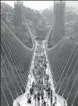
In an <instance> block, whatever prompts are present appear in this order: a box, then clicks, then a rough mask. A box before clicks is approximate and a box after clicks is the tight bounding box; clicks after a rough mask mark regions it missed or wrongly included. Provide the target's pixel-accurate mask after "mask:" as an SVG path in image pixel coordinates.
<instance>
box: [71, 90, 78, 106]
mask: <svg viewBox="0 0 78 106" xmlns="http://www.w3.org/2000/svg"><path fill="white" fill-rule="evenodd" d="M77 95H78V90H77V92H76V94H75V97H74V99H73V102H72V106H74V102H75V100H76V97H77Z"/></svg>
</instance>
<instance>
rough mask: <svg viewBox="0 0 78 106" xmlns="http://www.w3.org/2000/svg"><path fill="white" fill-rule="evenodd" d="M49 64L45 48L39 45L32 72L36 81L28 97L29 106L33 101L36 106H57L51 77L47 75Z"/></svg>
mask: <svg viewBox="0 0 78 106" xmlns="http://www.w3.org/2000/svg"><path fill="white" fill-rule="evenodd" d="M47 64H48V61H47V58H46V54H45V51H44V47H43V45H41V46H40V44H39V45H38V46H37V49H36V53H35V58H34V68H33V70H32V71H33V75H34V76H35V80H36V81H35V82H34V81H33V83H32V86H31V87H30V89H29V93H28V95H27V98H28V99H27V102H28V103H29V104H31V103H32V101H33V99H34V101H35V106H55V104H56V103H57V98H56V97H55V100H54V103H53V91H52V89H51V84H50V81H49V75H48V74H47V73H46V69H47Z"/></svg>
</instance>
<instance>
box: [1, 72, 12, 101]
mask: <svg viewBox="0 0 78 106" xmlns="http://www.w3.org/2000/svg"><path fill="white" fill-rule="evenodd" d="M1 75H2V76H3V78H4V80H5V83H6V86H7V88H8V91H9V93H10V95H11V98H12V101H13V100H14V98H13V95H12V93H11V90H10V88H9V85H8V83H7V81H6V79H5V76H4V73H3V71H2V70H1Z"/></svg>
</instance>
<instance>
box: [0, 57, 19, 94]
mask: <svg viewBox="0 0 78 106" xmlns="http://www.w3.org/2000/svg"><path fill="white" fill-rule="evenodd" d="M1 60H2V61H3V64H4V66H5V69H6V71H7V74H8V76H9V78H10V81H11V83H12V85H13V88H14V90H15V93H16V96H19V95H18V93H17V91H16V88H15V86H14V83H13V81H12V78H11V76H10V74H9V72H8V69H7V67H6V65H5V63H4V60H3V57H2V56H1Z"/></svg>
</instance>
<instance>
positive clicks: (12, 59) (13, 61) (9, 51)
mask: <svg viewBox="0 0 78 106" xmlns="http://www.w3.org/2000/svg"><path fill="white" fill-rule="evenodd" d="M6 41H7V40H5V41H4V42H5V43H6ZM7 45H8V44H7V43H6V47H7V48H8V46H7ZM7 50H8V51H7V52H8V54H9V57H10V59H11V61H12V63H13V64H14V65H16V64H17V63H16V61H15V58H13V57H14V56H13V53H12V51H11V50H10V49H9V48H8V49H7ZM10 54H12V55H10ZM15 69H16V70H17V68H16V67H15ZM16 72H17V71H16ZM17 74H18V76H19V79H20V82H21V83H22V85H23V82H22V79H21V76H20V75H19V73H18V72H17ZM23 86H24V85H23Z"/></svg>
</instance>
